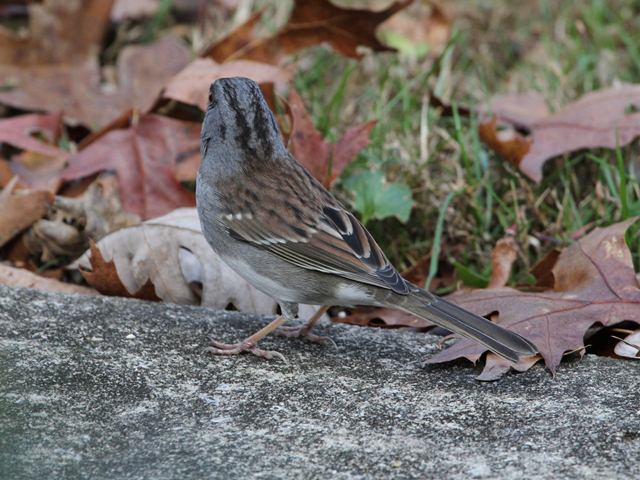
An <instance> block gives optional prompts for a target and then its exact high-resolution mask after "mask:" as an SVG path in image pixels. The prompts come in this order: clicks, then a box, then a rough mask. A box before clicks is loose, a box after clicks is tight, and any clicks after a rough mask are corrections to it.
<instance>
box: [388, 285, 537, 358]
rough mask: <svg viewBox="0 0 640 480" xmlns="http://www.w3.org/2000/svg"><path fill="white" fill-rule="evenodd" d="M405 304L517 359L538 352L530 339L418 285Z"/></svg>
mask: <svg viewBox="0 0 640 480" xmlns="http://www.w3.org/2000/svg"><path fill="white" fill-rule="evenodd" d="M405 298H406V301H405V302H402V304H400V305H398V304H396V308H398V307H399V308H401V309H403V310H405V311H407V312H409V313H412V314H413V315H416V316H418V317H421V318H424V319H426V320H429V321H431V322H433V323H435V324H436V325H439V326H441V327H443V328H446V329H447V330H451V331H452V332H455V333H459V334H460V335H463V336H465V337H468V338H471V339H473V340H476V341H478V342H480V343H481V344H482V345H484V346H485V347H487V348H488V349H489V350H491V351H492V352H494V353H497V354H498V355H500V356H502V357H504V358H506V359H508V360H511V361H512V362H517V361H518V360H519V359H520V357H522V356H528V355H534V354H536V353H538V350H537V348H536V347H535V345H533V344H532V343H531V342H530V341H529V340H527V339H525V338H523V337H521V336H520V335H518V334H517V333H514V332H511V331H509V330H506V329H504V328H502V327H500V326H499V325H497V324H495V323H492V322H490V321H489V320H487V319H486V318H483V317H480V316H478V315H475V314H474V313H471V312H469V311H467V310H465V309H464V308H461V307H458V306H457V305H454V304H453V303H451V302H448V301H447V300H445V299H443V298H440V297H438V296H436V295H432V294H430V293H428V292H426V291H424V290H421V289H419V288H418V287H415V290H414V291H413V292H412V293H410V294H409V295H408V296H407V297H405Z"/></svg>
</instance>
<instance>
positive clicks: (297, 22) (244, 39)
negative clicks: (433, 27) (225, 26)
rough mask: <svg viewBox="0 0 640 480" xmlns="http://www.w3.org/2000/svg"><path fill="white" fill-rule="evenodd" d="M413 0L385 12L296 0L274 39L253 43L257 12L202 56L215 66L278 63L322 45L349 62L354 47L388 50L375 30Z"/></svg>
mask: <svg viewBox="0 0 640 480" xmlns="http://www.w3.org/2000/svg"><path fill="white" fill-rule="evenodd" d="M412 1H413V0H403V1H401V2H398V3H394V4H392V5H391V6H390V7H388V8H387V9H385V10H382V11H379V12H372V11H370V10H362V9H347V8H341V7H337V6H335V5H333V4H332V3H331V2H329V1H328V0H296V1H295V3H294V7H293V11H292V12H291V17H290V18H289V21H288V22H287V24H286V25H285V26H284V27H283V28H282V29H281V30H280V31H278V32H277V33H276V34H275V35H273V36H271V37H268V38H263V39H258V40H254V39H253V37H252V30H253V27H254V25H255V24H256V23H257V21H258V19H259V16H260V14H261V12H259V13H258V14H256V15H254V16H252V17H251V18H250V19H249V20H248V21H247V22H246V23H245V24H244V25H241V26H240V27H238V29H236V30H235V31H234V32H232V33H231V34H230V35H228V36H227V37H225V38H224V39H222V40H221V41H220V42H218V43H217V44H214V45H213V46H211V47H210V48H209V49H207V50H206V51H205V52H204V55H205V56H209V57H210V58H213V59H214V60H215V61H217V62H224V61H228V60H238V59H246V60H256V61H259V62H264V63H274V64H275V63H278V62H279V61H280V60H281V59H282V58H283V57H284V56H285V55H289V54H291V53H294V52H296V51H298V50H301V49H303V48H305V47H309V46H312V45H317V44H320V43H323V42H327V43H329V44H330V45H331V46H332V47H333V48H334V49H335V50H336V51H337V52H339V53H341V54H342V55H345V56H347V57H350V58H360V54H359V53H358V51H357V47H359V46H365V47H368V48H370V49H372V50H374V51H387V50H391V49H390V48H388V47H386V46H385V45H383V44H382V43H380V42H379V41H378V39H377V38H376V33H375V32H376V29H377V28H378V26H379V25H380V24H381V23H382V22H384V21H385V20H386V19H388V18H389V17H390V16H391V15H393V14H394V13H396V12H398V11H400V10H402V9H403V8H405V7H406V6H407V5H409V4H410V3H411V2H412Z"/></svg>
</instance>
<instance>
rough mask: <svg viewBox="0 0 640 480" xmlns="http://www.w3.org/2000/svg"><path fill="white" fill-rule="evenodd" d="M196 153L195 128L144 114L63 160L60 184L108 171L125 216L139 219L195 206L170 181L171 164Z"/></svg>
mask: <svg viewBox="0 0 640 480" xmlns="http://www.w3.org/2000/svg"><path fill="white" fill-rule="evenodd" d="M199 150H200V124H197V123H192V122H183V121H180V120H175V119H172V118H168V117H163V116H160V115H154V114H149V115H145V116H143V117H142V118H140V120H139V122H138V123H137V124H135V125H132V126H130V127H129V128H127V129H115V130H112V131H110V132H108V133H106V134H105V135H103V136H101V137H100V138H98V139H97V140H95V141H94V142H93V143H91V144H90V145H88V146H87V147H86V148H84V149H83V150H81V151H80V152H79V153H78V154H77V155H73V156H72V157H71V158H70V159H69V166H68V167H67V169H66V170H65V171H64V172H63V179H64V180H73V179H76V178H81V177H86V176H89V175H93V174H95V173H97V172H101V171H105V170H114V171H115V172H116V174H117V176H118V181H119V184H120V189H119V190H120V198H121V201H122V206H123V208H124V209H125V210H126V211H129V212H132V213H135V214H137V215H139V216H140V217H141V218H143V219H146V218H153V217H156V216H158V215H163V214H165V213H167V212H170V211H171V210H173V209H175V208H176V207H184V206H191V205H194V204H195V199H194V194H193V193H192V192H190V191H188V190H186V189H185V188H184V187H183V186H182V185H180V183H179V182H178V181H177V180H176V172H175V169H176V162H177V160H178V159H179V158H180V157H182V156H187V155H190V154H192V153H193V152H198V151H199Z"/></svg>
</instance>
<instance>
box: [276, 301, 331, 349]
mask: <svg viewBox="0 0 640 480" xmlns="http://www.w3.org/2000/svg"><path fill="white" fill-rule="evenodd" d="M327 310H329V307H324V306H323V307H320V308H319V309H318V311H317V312H316V313H314V314H313V316H312V317H311V318H309V320H307V322H306V323H305V324H304V325H301V326H286V327H280V328H278V329H277V330H276V334H277V335H281V336H283V337H296V338H300V337H303V338H306V339H307V340H309V341H310V342H313V343H323V344H324V343H334V342H333V340H331V339H330V338H329V337H322V336H320V335H315V334H313V333H311V329H312V328H313V327H314V326H315V324H316V322H317V321H318V320H320V318H321V317H322V315H324V314H325V313H326V312H327ZM334 345H335V343H334Z"/></svg>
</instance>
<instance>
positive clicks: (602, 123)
mask: <svg viewBox="0 0 640 480" xmlns="http://www.w3.org/2000/svg"><path fill="white" fill-rule="evenodd" d="M639 108H640V85H623V86H621V87H618V88H610V89H606V90H599V91H595V92H590V93H587V94H586V95H584V96H583V97H581V98H580V99H578V100H577V101H575V102H573V103H570V104H569V105H566V106H565V107H563V108H561V109H560V110H558V111H557V112H555V113H549V111H548V108H547V106H546V103H545V101H544V99H543V98H542V97H541V96H540V95H535V94H523V95H509V96H504V97H499V98H497V99H494V101H493V107H492V109H491V111H492V112H493V113H494V115H495V117H493V118H489V119H486V120H484V121H483V122H481V124H480V126H479V133H480V137H481V138H482V140H483V141H484V142H485V143H487V144H488V145H489V146H490V147H491V148H492V149H494V150H495V151H496V152H497V153H498V154H499V155H501V156H503V157H504V158H505V159H507V160H509V161H510V162H512V163H514V164H515V165H517V166H518V168H519V169H520V170H521V171H522V172H523V173H524V174H525V175H527V176H528V177H529V178H531V179H532V180H534V181H536V182H538V181H540V180H541V179H542V167H543V165H544V163H545V162H546V161H547V160H549V159H551V158H553V157H556V156H558V155H562V154H565V153H570V152H574V151H576V150H581V149H586V148H616V145H620V146H624V145H627V144H629V143H630V142H631V141H633V140H634V139H635V138H636V137H637V136H638V135H640V113H638V109H639Z"/></svg>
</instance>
